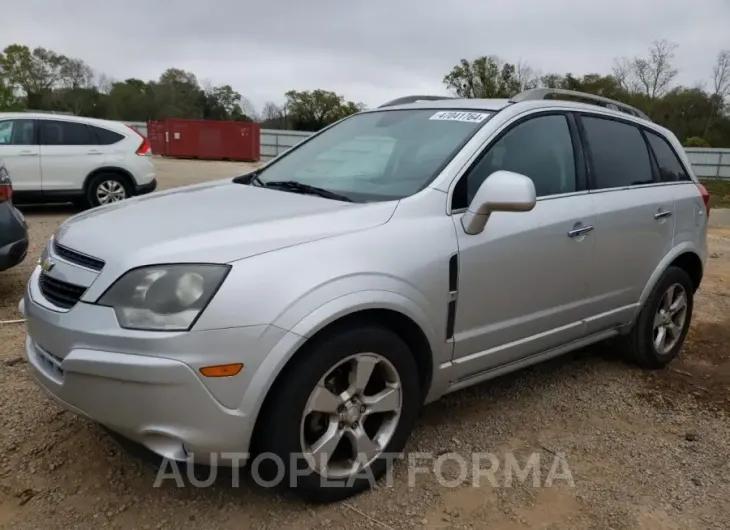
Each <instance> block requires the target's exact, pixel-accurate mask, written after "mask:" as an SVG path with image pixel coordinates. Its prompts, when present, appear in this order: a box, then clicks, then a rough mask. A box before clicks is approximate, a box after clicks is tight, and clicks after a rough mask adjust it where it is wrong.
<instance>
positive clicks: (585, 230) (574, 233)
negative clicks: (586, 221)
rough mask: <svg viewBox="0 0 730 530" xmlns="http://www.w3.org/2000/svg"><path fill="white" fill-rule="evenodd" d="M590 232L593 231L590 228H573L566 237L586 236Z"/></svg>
mask: <svg viewBox="0 0 730 530" xmlns="http://www.w3.org/2000/svg"><path fill="white" fill-rule="evenodd" d="M591 230H593V227H592V226H581V227H579V228H573V230H571V231H570V232H568V237H578V236H582V235H583V234H587V233H588V232H590V231H591Z"/></svg>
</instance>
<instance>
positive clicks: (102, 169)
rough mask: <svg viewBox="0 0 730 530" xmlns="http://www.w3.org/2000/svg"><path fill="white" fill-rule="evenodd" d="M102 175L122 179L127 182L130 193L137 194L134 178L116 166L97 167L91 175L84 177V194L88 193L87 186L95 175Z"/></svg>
mask: <svg viewBox="0 0 730 530" xmlns="http://www.w3.org/2000/svg"><path fill="white" fill-rule="evenodd" d="M103 173H111V174H114V175H118V176H120V177H122V178H124V179H125V180H126V181H127V183H128V184H129V186H130V187H131V188H132V192H134V193H136V192H137V183H136V181H135V180H134V176H133V175H132V174H131V173H130V172H129V171H127V170H126V169H124V168H121V167H118V166H102V167H98V168H96V169H94V170H93V171H92V172H91V173H89V174H88V175H86V178H85V179H84V186H83V190H84V194H86V193H88V192H89V184H90V182H91V180H92V179H93V178H94V177H96V176H97V175H101V174H103Z"/></svg>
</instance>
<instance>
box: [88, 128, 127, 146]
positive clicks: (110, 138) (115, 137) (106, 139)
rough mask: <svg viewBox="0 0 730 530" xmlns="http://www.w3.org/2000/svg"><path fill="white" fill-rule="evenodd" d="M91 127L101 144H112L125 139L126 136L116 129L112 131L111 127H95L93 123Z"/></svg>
mask: <svg viewBox="0 0 730 530" xmlns="http://www.w3.org/2000/svg"><path fill="white" fill-rule="evenodd" d="M89 128H90V129H91V130H92V131H94V135H95V136H96V138H97V140H98V141H99V145H112V144H115V143H117V142H119V141H121V140H124V136H122V135H121V134H119V133H115V132H114V131H110V130H109V129H104V128H103V127H95V126H93V125H89Z"/></svg>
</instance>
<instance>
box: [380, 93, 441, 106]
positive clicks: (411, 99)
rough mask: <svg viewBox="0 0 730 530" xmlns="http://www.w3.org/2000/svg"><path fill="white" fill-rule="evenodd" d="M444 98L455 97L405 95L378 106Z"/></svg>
mask: <svg viewBox="0 0 730 530" xmlns="http://www.w3.org/2000/svg"><path fill="white" fill-rule="evenodd" d="M442 99H455V98H452V97H449V96H404V97H402V98H398V99H393V100H391V101H388V102H387V103H383V104H382V105H380V106H379V107H378V108H379V109H382V108H383V107H392V106H394V105H406V104H407V103H415V102H417V101H439V100H442Z"/></svg>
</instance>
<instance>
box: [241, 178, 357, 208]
mask: <svg viewBox="0 0 730 530" xmlns="http://www.w3.org/2000/svg"><path fill="white" fill-rule="evenodd" d="M255 178H258V177H255ZM264 186H265V187H267V188H275V189H277V188H278V189H280V190H284V191H292V192H294V193H302V194H305V195H317V196H318V197H323V198H325V199H334V200H336V201H344V202H354V201H353V200H352V199H351V198H350V197H346V196H345V195H340V194H339V193H335V192H334V191H330V190H326V189H324V188H318V187H317V186H311V185H309V184H303V183H301V182H297V181H296V180H273V181H269V182H266V183H265V184H264Z"/></svg>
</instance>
